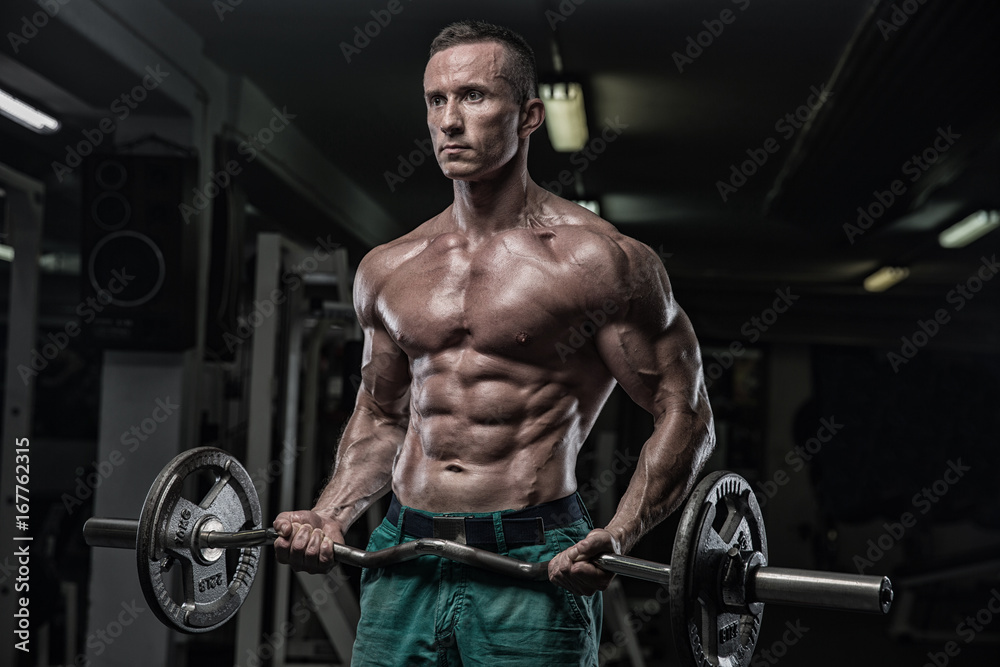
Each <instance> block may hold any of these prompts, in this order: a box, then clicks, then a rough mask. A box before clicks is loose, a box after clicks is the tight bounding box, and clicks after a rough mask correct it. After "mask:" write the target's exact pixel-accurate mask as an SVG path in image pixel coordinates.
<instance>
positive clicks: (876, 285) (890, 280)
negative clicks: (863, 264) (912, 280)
mask: <svg viewBox="0 0 1000 667" xmlns="http://www.w3.org/2000/svg"><path fill="white" fill-rule="evenodd" d="M909 275H910V270H909V269H907V268H906V267H903V266H883V267H882V268H881V269H879V270H878V271H876V272H875V273H873V274H871V275H870V276H868V277H867V278H865V289H866V290H867V291H869V292H884V291H886V290H887V289H889V288H890V287H892V286H893V285H895V284H896V283H899V282H901V281H903V280H905V279H906V277H907V276H909Z"/></svg>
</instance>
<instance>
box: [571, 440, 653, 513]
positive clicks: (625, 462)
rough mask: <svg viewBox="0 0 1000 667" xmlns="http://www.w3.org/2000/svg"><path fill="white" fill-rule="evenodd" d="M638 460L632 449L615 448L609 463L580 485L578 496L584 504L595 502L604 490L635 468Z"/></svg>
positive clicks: (611, 486)
mask: <svg viewBox="0 0 1000 667" xmlns="http://www.w3.org/2000/svg"><path fill="white" fill-rule="evenodd" d="M638 462H639V457H638V456H633V455H632V450H631V449H629V448H628V447H626V448H625V451H624V452H623V451H621V450H615V454H614V456H613V457H612V459H611V465H609V466H608V467H607V468H605V469H604V470H602V471H601V472H600V473H597V474H595V475H593V476H591V478H590V479H589V480H587V481H586V482H584V483H583V484H581V485H580V497H581V498H583V503H584V504H585V505H593V504H594V503H596V502H597V501H598V500H599V499H600V497H601V496H602V495H603V494H604V493H605V492H606V491H608V490H609V489H611V488H613V487H614V485H615V482H616V481H618V479H619V478H620V477H621V476H622V475H624V474H625V473H627V472H629V471H630V470H632V469H633V468H635V464H636V463H638Z"/></svg>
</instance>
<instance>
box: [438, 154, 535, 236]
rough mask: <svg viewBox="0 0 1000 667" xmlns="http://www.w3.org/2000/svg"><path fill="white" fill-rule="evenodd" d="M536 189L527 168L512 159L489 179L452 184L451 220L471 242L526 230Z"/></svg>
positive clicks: (519, 161)
mask: <svg viewBox="0 0 1000 667" xmlns="http://www.w3.org/2000/svg"><path fill="white" fill-rule="evenodd" d="M518 157H519V156H518ZM537 187H538V186H536V185H535V184H534V182H533V181H532V180H531V178H530V177H529V176H528V169H527V165H526V164H524V163H523V161H522V160H519V159H518V158H517V157H515V158H514V159H513V160H511V162H510V163H508V164H507V165H505V167H504V168H502V169H501V170H500V173H498V174H497V175H496V176H495V177H494V178H492V179H489V180H483V181H455V182H454V189H455V202H454V203H453V204H452V218H453V219H454V222H455V224H456V226H457V227H458V228H459V230H460V231H462V232H463V233H464V234H466V235H467V236H469V237H470V238H471V239H473V240H475V239H483V238H486V237H489V236H492V235H493V234H496V233H497V232H501V231H504V230H507V229H515V228H518V227H527V226H529V225H530V224H531V221H530V219H529V218H530V215H529V214H530V210H531V209H532V208H533V207H532V206H531V204H530V202H531V200H533V199H534V196H533V195H534V190H536V189H537Z"/></svg>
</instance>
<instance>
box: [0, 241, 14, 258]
mask: <svg viewBox="0 0 1000 667" xmlns="http://www.w3.org/2000/svg"><path fill="white" fill-rule="evenodd" d="M0 259H2V260H3V261H5V262H13V261H14V249H13V248H12V247H10V246H9V245H3V244H0Z"/></svg>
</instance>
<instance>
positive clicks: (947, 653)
mask: <svg viewBox="0 0 1000 667" xmlns="http://www.w3.org/2000/svg"><path fill="white" fill-rule="evenodd" d="M998 614H1000V591H998V590H997V589H996V588H994V589H993V590H991V591H990V599H989V600H987V601H986V604H985V605H983V607H982V609H980V610H979V611H977V612H976V615H975V616H966V617H965V619H964V620H963V621H962V622H961V623H959V624H958V625H957V626H955V634H956V635H958V638H959V639H961V640H962V641H963V642H965V644H971V643H972V642H973V641H975V639H976V637H978V636H979V633H981V632H982V631H983V630H985V629H986V627H987V626H988V625H989V624H990V623H992V622H993V619H994V618H995V617H996V616H997V615H998ZM961 652H962V647H961V645H959V643H958V642H956V641H949V642H947V643H946V644H945V645H944V646H943V647H942V650H941V651H928V652H927V662H925V663H924V664H923V667H945V665H947V664H948V663H950V662H951V659H952V658H955V657H958V654H959V653H961Z"/></svg>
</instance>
